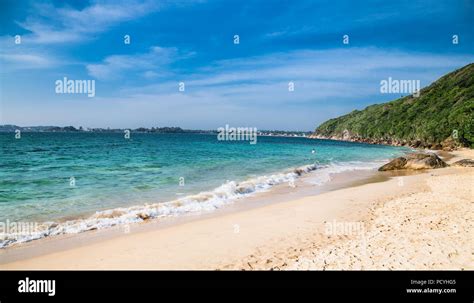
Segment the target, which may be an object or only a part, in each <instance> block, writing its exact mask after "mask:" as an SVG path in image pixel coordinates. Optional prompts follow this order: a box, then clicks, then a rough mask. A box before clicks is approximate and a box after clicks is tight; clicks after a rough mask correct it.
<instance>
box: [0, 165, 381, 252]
mask: <svg viewBox="0 0 474 303" xmlns="http://www.w3.org/2000/svg"><path fill="white" fill-rule="evenodd" d="M378 165H379V164H375V163H372V164H366V163H362V162H346V163H340V164H332V165H327V166H320V165H316V164H311V165H306V166H302V167H299V168H297V169H294V170H290V171H287V172H283V173H277V174H273V175H270V176H260V177H256V178H252V179H249V180H247V181H243V182H235V181H231V182H227V183H225V184H222V185H221V186H219V187H217V188H215V189H214V190H212V191H205V192H201V193H198V194H195V195H190V196H186V197H182V198H179V199H176V200H173V201H169V202H165V203H153V204H145V205H139V206H132V207H122V208H115V209H110V210H105V211H97V212H96V213H95V214H94V215H92V216H90V217H88V218H86V219H78V220H70V221H66V222H61V223H55V222H46V223H43V224H41V225H40V226H39V228H38V230H37V231H36V232H34V233H29V234H26V235H25V234H7V235H3V237H0V248H3V247H7V246H10V245H12V244H14V243H22V242H27V241H31V240H35V239H40V238H43V237H47V236H54V235H59V234H74V233H80V232H84V231H87V230H94V229H104V228H108V227H112V226H115V225H121V224H131V223H138V222H142V221H144V220H147V219H154V218H160V217H168V216H178V215H182V214H186V213H200V212H207V211H212V210H215V209H217V208H220V207H223V206H225V205H227V204H229V203H233V202H234V201H236V200H237V199H240V198H243V197H247V196H249V195H252V194H255V193H258V192H262V191H266V190H268V189H270V188H271V187H273V186H275V185H277V184H282V183H285V182H294V181H295V180H296V179H297V178H298V177H299V176H301V175H304V174H307V173H309V172H312V171H315V170H316V169H317V172H318V173H317V174H312V176H311V178H309V180H310V182H311V183H312V184H315V185H321V184H323V183H326V182H329V181H330V180H331V175H332V174H334V173H338V172H342V171H347V170H357V169H373V168H375V167H377V166H378Z"/></svg>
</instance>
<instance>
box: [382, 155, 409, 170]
mask: <svg viewBox="0 0 474 303" xmlns="http://www.w3.org/2000/svg"><path fill="white" fill-rule="evenodd" d="M405 164H407V159H406V158H404V157H399V158H395V159H393V160H392V161H390V162H389V163H387V164H385V165H384V166H382V167H380V168H379V171H386V170H397V169H403V168H404V167H405Z"/></svg>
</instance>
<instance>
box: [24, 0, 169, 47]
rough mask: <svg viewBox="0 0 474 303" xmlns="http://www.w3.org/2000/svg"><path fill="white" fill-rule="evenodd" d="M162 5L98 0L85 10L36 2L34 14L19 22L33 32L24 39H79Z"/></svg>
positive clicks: (56, 41) (55, 40)
mask: <svg viewBox="0 0 474 303" xmlns="http://www.w3.org/2000/svg"><path fill="white" fill-rule="evenodd" d="M159 8H160V4H158V3H157V2H154V1H144V2H141V1H95V2H94V3H93V4H92V5H90V6H88V7H85V8H84V9H82V10H77V9H73V8H70V7H55V6H53V5H50V4H37V5H35V6H34V12H35V14H34V15H32V16H30V17H28V18H27V19H26V20H25V21H23V22H17V23H18V24H19V25H20V26H21V27H23V28H24V29H26V30H28V31H30V32H31V34H27V35H26V37H25V38H26V39H25V40H27V41H29V43H32V44H50V43H68V42H78V41H82V40H88V39H90V38H91V37H92V36H93V35H91V34H94V33H100V32H103V31H106V30H107V29H109V28H110V27H112V26H114V25H117V24H119V23H121V22H125V21H129V20H133V19H135V18H139V17H142V16H144V15H147V14H149V13H152V12H155V11H157V10H158V9H159Z"/></svg>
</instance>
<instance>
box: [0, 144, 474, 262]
mask: <svg viewBox="0 0 474 303" xmlns="http://www.w3.org/2000/svg"><path fill="white" fill-rule="evenodd" d="M452 155H453V157H452V158H450V159H449V162H450V163H452V162H455V161H457V160H459V159H464V158H471V159H472V158H474V155H473V151H472V150H466V149H463V150H459V151H455V152H452ZM350 173H352V174H354V172H348V174H350ZM395 176H398V177H399V178H391V177H395ZM359 177H360V176H359ZM451 179H452V180H454V181H455V184H453V185H452V186H455V187H456V188H457V187H459V186H461V187H462V186H464V187H466V188H467V189H466V188H464V189H462V188H461V189H462V190H464V191H462V193H460V190H459V189H458V188H457V189H456V190H457V192H458V194H456V193H452V192H451V190H454V187H453V189H450V188H445V187H446V186H447V185H446V186H444V188H440V187H439V186H437V185H439V184H443V182H444V183H446V182H447V181H449V180H451ZM400 180H403V182H402V183H403V184H400ZM473 180H474V175H473V170H472V168H460V167H448V168H443V169H436V170H428V171H423V172H418V173H408V174H405V173H381V172H371V174H367V175H365V176H363V177H360V178H359V179H357V178H355V179H351V180H345V181H346V182H345V183H344V181H341V184H339V187H337V186H336V187H335V188H329V189H328V190H327V191H323V192H320V193H317V194H314V193H311V192H310V191H307V192H305V193H302V192H304V186H301V187H300V188H296V189H294V194H293V195H291V194H290V195H289V196H288V195H287V194H285V193H288V188H287V187H286V188H283V189H280V190H281V196H280V199H281V200H280V201H277V202H275V201H276V200H278V199H277V198H276V197H278V190H279V189H278V188H275V190H274V191H272V192H268V193H262V194H261V195H260V196H259V197H256V198H249V199H260V201H261V202H260V204H258V203H257V204H252V203H240V202H239V203H235V204H234V205H233V206H231V207H225V208H223V209H222V210H219V211H216V212H214V213H212V214H203V215H202V216H193V217H191V218H187V219H183V218H171V219H170V220H168V221H167V222H164V223H160V224H156V222H149V223H144V224H142V226H138V225H137V226H132V227H131V230H130V231H129V232H124V230H123V227H116V228H111V230H110V231H109V233H108V235H105V234H104V233H101V232H100V231H92V232H85V233H80V234H74V235H65V236H62V239H61V238H58V237H51V239H48V238H44V239H40V240H35V241H32V242H28V243H24V244H21V245H18V246H14V247H9V248H5V249H2V250H1V251H0V269H329V268H338V269H358V268H363V269H368V268H369V269H371V268H386V269H419V268H423V266H422V265H420V264H419V263H417V262H418V261H416V260H418V259H417V258H412V259H410V260H411V261H410V262H411V263H410V262H408V261H406V260H408V259H406V260H405V259H403V258H402V259H400V258H398V259H397V258H396V259H397V261H400V262H401V264H400V265H399V267H390V265H393V264H389V262H388V263H387V264H386V265H387V266H381V264H379V263H377V262H379V261H377V260H378V259H377V256H376V257H367V256H365V257H364V258H366V257H367V259H364V258H362V257H361V256H358V255H357V253H356V254H353V255H355V256H356V257H355V260H359V261H354V260H352V259H351V258H352V257H351V256H349V252H351V251H353V250H354V247H356V248H357V249H358V248H360V247H359V246H360V245H359V244H360V243H359V242H360V239H358V237H360V236H361V235H360V230H359V231H358V233H355V234H335V235H328V226H330V224H333V225H337V223H343V224H344V223H347V224H349V225H351V224H352V225H354V226H360V224H362V226H363V229H364V234H366V235H372V236H374V238H376V240H377V241H379V242H383V241H386V242H390V239H392V240H393V239H394V238H395V237H396V236H398V234H393V235H390V236H388V239H386V238H383V237H381V236H380V233H375V232H376V229H374V223H373V222H374V220H375V221H376V220H380V217H381V216H382V217H383V216H384V215H387V214H390V210H391V211H392V212H393V210H394V209H396V207H394V206H393V205H392V204H394V203H395V202H397V201H398V202H397V203H398V204H397V205H405V204H406V205H409V202H410V199H413V197H414V196H416V195H418V196H419V197H417V198H416V199H418V200H419V201H422V202H420V203H424V202H423V201H425V200H426V199H428V200H429V199H433V195H435V196H436V195H437V196H439V197H441V199H442V197H449V196H450V195H452V196H453V197H457V198H459V199H460V201H461V202H460V203H461V204H462V207H461V208H460V209H456V206H455V205H451V206H452V208H453V209H455V210H453V212H454V211H458V212H459V213H453V214H449V213H448V214H446V216H447V219H446V220H447V222H448V221H449V220H452V219H453V216H455V215H464V216H471V217H472V215H470V213H472V201H473V200H474V199H473V198H472V190H470V191H469V185H470V186H471V187H472V184H473V182H472V181H473ZM331 183H332V182H331ZM332 184H333V185H332V186H334V183H332ZM435 185H436V186H435ZM438 190H441V191H442V192H441V193H438V192H436V191H438ZM466 190H467V191H466ZM298 192H299V194H298ZM443 195H444V196H443ZM466 195H467V196H466ZM404 199H405V200H404ZM407 199H408V200H407ZM418 200H417V201H418ZM254 201H255V200H254ZM262 201H267V202H262ZM394 201H395V202H394ZM404 201H405V202H404ZM466 201H467V202H466ZM469 201H471V202H470V203H469ZM328 202H330V203H328ZM438 202H439V203H441V204H442V200H441V201H438ZM448 202H449V201H448ZM238 204H239V205H238ZM250 204H252V205H250ZM395 204H396V203H395ZM235 205H237V206H235ZM249 205H250V206H249ZM387 205H388V207H389V208H387V209H384V207H387ZM390 207H391V208H390ZM398 210H400V209H398ZM403 210H406V209H405V208H403ZM461 210H462V211H461ZM468 210H471V212H469V211H468ZM427 211H428V210H427ZM466 211H467V212H466ZM392 215H393V214H392ZM414 215H415V214H414ZM418 215H420V214H418ZM429 215H432V216H436V215H440V214H438V213H435V214H431V213H430V214H429ZM405 219H406V218H405ZM467 219H469V220H471V219H472V218H466V222H467V223H466V224H467V225H466V224H465V225H463V226H462V228H458V229H462V230H461V231H460V232H461V233H467V234H466V235H465V236H466V237H467V236H468V235H469V233H470V232H471V233H472V223H469V222H473V221H474V220H471V221H469V220H467ZM150 221H153V220H150ZM328 222H329V223H328ZM331 222H332V223H331ZM397 222H398V221H397ZM328 224H329V225H328ZM358 224H359V225H358ZM397 224H398V223H397ZM417 226H418V225H417ZM417 228H420V226H418V227H417ZM458 231H459V230H458ZM399 232H401V231H399ZM438 232H439V231H438ZM392 233H393V231H392ZM405 233H406V234H407V237H409V236H410V235H411V234H409V233H407V232H406V231H405ZM382 234H383V233H382ZM375 235H378V236H377V237H378V238H377V237H376V236H375ZM439 237H440V238H439V239H442V238H443V237H447V239H449V238H450V237H452V235H449V234H446V232H445V233H442V232H441V236H439ZM458 238H461V240H459V239H458ZM371 239H372V238H368V239H364V241H369V242H370V241H371ZM456 239H457V240H456V241H461V242H462V237H457V238H456ZM418 240H419V239H418ZM68 241H69V244H68V245H63V246H62V247H61V245H59V247H57V246H58V245H57V244H58V243H60V242H68ZM407 241H408V242H407V243H409V242H410V239H408V240H407ZM465 241H466V243H464V247H463V249H464V248H465V249H467V252H459V251H458V252H454V255H455V256H454V257H449V258H448V257H446V256H444V257H446V260H448V261H449V262H448V261H440V262H439V263H440V264H439V265H438V267H439V268H442V269H461V268H464V269H465V268H470V269H472V268H474V265H473V263H474V262H473V261H472V251H473V250H472V244H470V243H468V239H466V240H465ZM461 242H459V245H461ZM351 245H352V246H351ZM358 245H359V246H358ZM367 245H370V243H368V244H367ZM53 246H54V247H56V249H51V247H53ZM413 246H414V247H416V243H414V244H413ZM455 246H456V245H455ZM48 247H49V248H48ZM436 247H437V246H436V245H434V248H436ZM397 249H398V250H400V248H397ZM365 250H367V248H365ZM409 250H410V249H408V251H409ZM444 250H446V249H444ZM444 250H443V251H444ZM396 251H397V250H395V252H396ZM469 251H470V252H469ZM338 252H339V253H338ZM388 253H390V252H388ZM417 253H418V254H419V252H417ZM436 253H437V254H439V256H437V258H439V259H440V260H443V252H440V251H436ZM325 254H326V255H325ZM338 254H339V257H337V255H338ZM392 254H393V252H392ZM448 254H453V252H448ZM329 255H332V256H331V257H328V256H329ZM369 255H370V253H369ZM415 255H416V253H415ZM421 255H423V254H421ZM333 256H336V257H335V259H332V258H333ZM415 257H417V256H415ZM407 258H408V257H407ZM404 260H405V261H404ZM321 262H322V263H321ZM328 262H329V263H328ZM331 262H332V263H331ZM404 262H405V263H404ZM430 265H431V264H430ZM426 268H429V267H426Z"/></svg>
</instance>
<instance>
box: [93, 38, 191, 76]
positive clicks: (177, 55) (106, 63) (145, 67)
mask: <svg viewBox="0 0 474 303" xmlns="http://www.w3.org/2000/svg"><path fill="white" fill-rule="evenodd" d="M192 55H193V53H189V52H188V53H183V52H179V51H178V50H177V49H176V48H174V47H159V46H153V47H151V48H150V50H149V52H147V53H141V54H134V55H112V56H109V57H107V58H105V59H104V60H103V61H102V62H101V63H97V64H88V65H87V66H86V68H87V71H88V73H89V75H91V76H92V77H95V78H97V79H101V80H113V79H118V78H121V77H122V76H123V75H124V73H125V72H126V73H127V75H128V76H130V72H132V73H134V74H135V76H140V75H142V76H144V77H146V78H156V77H164V76H169V75H170V74H171V71H170V70H169V69H168V65H169V64H170V63H172V62H174V61H177V60H180V59H184V58H188V57H190V56H192Z"/></svg>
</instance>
